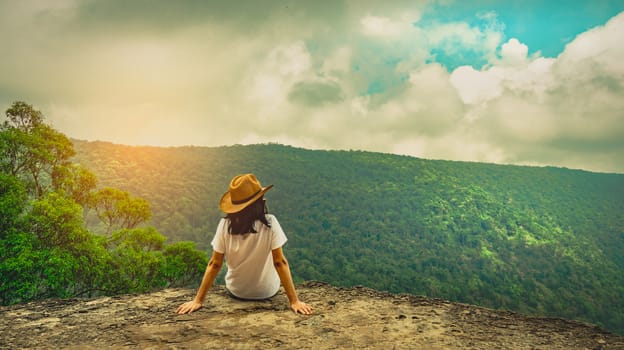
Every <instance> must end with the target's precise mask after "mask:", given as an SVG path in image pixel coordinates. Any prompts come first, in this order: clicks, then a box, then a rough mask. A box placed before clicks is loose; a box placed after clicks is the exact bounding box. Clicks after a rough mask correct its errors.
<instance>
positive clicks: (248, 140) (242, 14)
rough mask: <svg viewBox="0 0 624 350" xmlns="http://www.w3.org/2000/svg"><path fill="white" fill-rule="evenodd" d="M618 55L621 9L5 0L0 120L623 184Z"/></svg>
mask: <svg viewBox="0 0 624 350" xmlns="http://www.w3.org/2000/svg"><path fill="white" fill-rule="evenodd" d="M622 43H624V1H621V0H587V1H577V0H570V1H537V0H523V1H493V0H475V1H470V0H465V1H459V0H458V1H452V0H443V1H426V0H412V1H401V0H397V1H390V0H389V1H372V0H352V1H351V0H342V1H341V0H332V1H260V0H256V1H232V2H227V1H203V0H194V1H169V0H151V1H148V0H135V1H125V0H55V1H44V0H14V1H9V0H0V48H1V50H2V53H1V54H0V108H1V109H2V111H5V110H6V109H7V108H8V107H9V106H10V105H11V103H12V102H14V101H18V100H19V101H25V102H27V103H30V104H32V105H33V106H34V107H35V108H37V109H39V110H41V111H42V112H43V113H44V115H45V117H46V120H47V121H48V122H49V123H50V124H52V125H53V126H54V127H55V128H56V129H58V130H59V131H61V132H63V133H65V134H66V135H68V136H69V137H72V138H76V139H82V140H102V141H110V142H114V143H120V144H128V145H155V146H182V145H196V146H221V145H232V144H254V143H268V142H274V143H282V144H288V145H293V146H296V147H305V148H310V149H354V150H367V151H375V152H384V153H395V154H404V155H410V156H416V157H420V158H427V159H446V160H461V161H476V162H488V163H500V164H519V165H537V166H547V165H548V166H560V167H568V168H574V169H585V170H590V171H598V172H617V173H624V96H623V95H624V45H623V44H622ZM2 116H4V113H3V114H2Z"/></svg>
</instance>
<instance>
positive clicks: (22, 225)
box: [0, 102, 206, 305]
mask: <svg viewBox="0 0 624 350" xmlns="http://www.w3.org/2000/svg"><path fill="white" fill-rule="evenodd" d="M0 151H1V153H0V303H1V304H2V305H7V304H12V303H17V302H25V301H29V300H34V299H40V298H48V297H71V296H92V295H100V294H115V293H125V292H141V291H146V290H150V289H154V288H160V287H164V286H181V285H186V284H188V283H190V282H192V283H193V284H196V283H197V281H198V280H199V279H200V278H201V274H202V271H201V270H199V269H198V266H201V265H205V263H206V255H205V253H203V252H200V251H197V250H195V249H194V245H192V244H186V245H184V244H182V243H175V244H173V245H171V246H170V245H167V244H166V243H165V241H166V238H165V236H163V235H162V234H160V233H159V232H158V231H156V229H155V228H154V227H149V226H145V227H139V226H140V225H141V224H143V223H145V222H146V221H147V220H149V218H150V216H151V210H150V205H149V203H148V202H147V201H146V200H145V199H142V198H139V197H133V196H131V195H130V194H129V193H128V192H125V191H121V190H117V189H114V188H103V189H99V190H98V189H97V188H96V184H97V179H96V176H95V175H94V174H93V173H92V172H90V171H89V170H88V169H87V168H85V167H83V166H81V165H79V164H74V163H72V161H71V157H72V155H74V154H75V152H74V148H73V144H72V143H71V141H70V140H69V139H68V138H67V137H66V136H65V135H63V134H62V133H60V132H58V131H56V130H54V129H53V128H52V127H51V126H49V125H47V124H46V123H45V121H44V118H43V115H42V113H41V112H40V111H38V110H36V109H34V108H33V107H32V106H30V105H28V104H26V103H24V102H15V103H14V104H13V105H12V106H11V107H10V108H9V109H8V110H7V111H6V120H5V121H4V122H3V123H2V125H1V126H0ZM92 209H94V210H95V211H96V212H97V213H98V216H99V217H101V218H102V220H103V221H105V226H106V227H107V234H105V235H99V234H94V233H92V232H90V231H89V230H88V229H87V228H86V227H85V221H84V218H85V217H86V216H87V214H88V212H89V211H90V210H92ZM181 244H182V245H183V246H182V247H181V246H180V245H181ZM172 252H173V253H172ZM176 252H179V253H180V254H181V256H180V257H175V256H174V254H175V253H176Z"/></svg>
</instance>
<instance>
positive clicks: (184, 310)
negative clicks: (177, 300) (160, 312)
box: [176, 299, 202, 314]
mask: <svg viewBox="0 0 624 350" xmlns="http://www.w3.org/2000/svg"><path fill="white" fill-rule="evenodd" d="M201 307H202V303H200V302H197V301H195V300H194V299H193V301H189V302H186V303H184V304H182V305H180V306H178V309H177V310H176V313H178V314H190V313H191V312H193V311H196V310H199V309H200V308H201Z"/></svg>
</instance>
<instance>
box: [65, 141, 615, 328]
mask: <svg viewBox="0 0 624 350" xmlns="http://www.w3.org/2000/svg"><path fill="white" fill-rule="evenodd" d="M74 144H75V148H76V151H77V154H76V156H75V157H74V160H75V161H76V162H78V163H80V164H82V165H84V166H86V167H88V168H90V169H92V170H93V171H94V172H95V174H97V176H98V178H99V179H100V184H99V185H100V186H114V187H118V188H120V189H122V190H125V191H128V192H129V193H131V194H132V195H135V196H140V197H143V198H146V199H147V200H148V201H149V202H150V203H151V205H152V210H153V216H152V219H151V222H150V223H151V224H152V225H154V226H155V227H156V228H157V229H158V230H159V231H161V232H162V233H164V234H165V235H166V236H167V237H169V238H170V239H171V240H172V241H179V240H191V241H195V242H197V243H198V246H199V247H201V248H203V249H206V250H207V251H208V250H209V248H210V246H209V243H210V240H211V239H212V236H213V234H214V231H215V228H216V225H217V221H218V219H219V217H220V216H221V215H222V214H221V213H220V212H219V210H218V206H217V203H218V200H219V198H220V196H221V195H222V194H223V192H225V191H226V190H227V185H228V183H229V180H230V179H231V177H232V176H234V175H236V174H239V173H245V172H253V173H255V174H256V175H257V176H258V178H259V179H260V180H261V181H262V183H263V185H268V184H274V185H275V188H274V189H272V190H271V191H270V192H269V193H268V194H267V199H268V205H269V210H270V211H271V212H273V213H274V214H276V215H277V217H278V219H279V220H280V222H281V224H282V227H283V228H284V230H285V231H286V234H287V236H288V237H289V242H288V243H287V246H286V248H285V252H286V254H287V256H288V257H289V259H290V260H291V265H292V269H293V273H294V275H295V278H296V279H297V280H299V281H300V280H309V279H315V280H322V281H327V282H330V283H332V284H335V285H342V286H352V285H365V286H368V287H372V288H375V289H379V290H388V291H392V292H408V293H414V294H423V295H427V296H432V297H441V298H446V299H450V300H453V301H461V302H466V303H472V304H478V305H483V306H488V307H494V308H507V309H513V310H518V311H521V312H525V313H530V314H539V315H550V316H559V317H566V318H573V319H580V320H587V321H591V322H593V323H598V324H600V325H602V326H605V327H606V328H607V329H609V330H611V331H616V332H619V333H620V334H623V333H624V297H623V295H624V175H621V174H600V173H590V172H586V171H578V170H569V169H561V168H548V167H547V168H539V167H521V166H504V165H492V164H479V163H464V162H450V161H432V160H423V159H417V158H412V157H405V156H396V155H388V154H378V153H369V152H359V151H311V150H304V149H298V148H293V147H288V146H282V145H276V144H268V145H254V146H231V147H220V148H205V147H179V148H156V147H128V146H120V145H113V144H110V143H104V142H82V141H74ZM92 225H95V226H94V228H95V229H96V230H104V228H103V226H102V225H101V224H100V226H97V225H96V222H95V221H94V222H92ZM198 278H199V277H198Z"/></svg>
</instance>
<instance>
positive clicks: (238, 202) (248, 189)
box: [219, 174, 273, 214]
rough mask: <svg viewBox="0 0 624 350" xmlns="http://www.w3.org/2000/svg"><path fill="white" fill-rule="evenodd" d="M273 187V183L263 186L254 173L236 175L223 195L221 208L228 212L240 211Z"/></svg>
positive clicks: (220, 203)
mask: <svg viewBox="0 0 624 350" xmlns="http://www.w3.org/2000/svg"><path fill="white" fill-rule="evenodd" d="M272 187H273V185H269V186H267V187H262V185H260V181H258V179H256V176H255V175H254V174H243V175H238V176H235V177H234V178H233V179H232V181H230V189H229V191H227V192H225V193H224V194H223V196H222V197H221V201H220V202H219V208H221V210H222V211H223V212H224V213H227V214H233V213H238V212H239V211H241V210H243V209H245V208H247V206H249V205H250V204H251V203H253V202H255V201H257V200H258V199H259V198H260V197H262V196H264V194H265V193H266V192H267V191H268V190H270V189H271V188H272Z"/></svg>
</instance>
